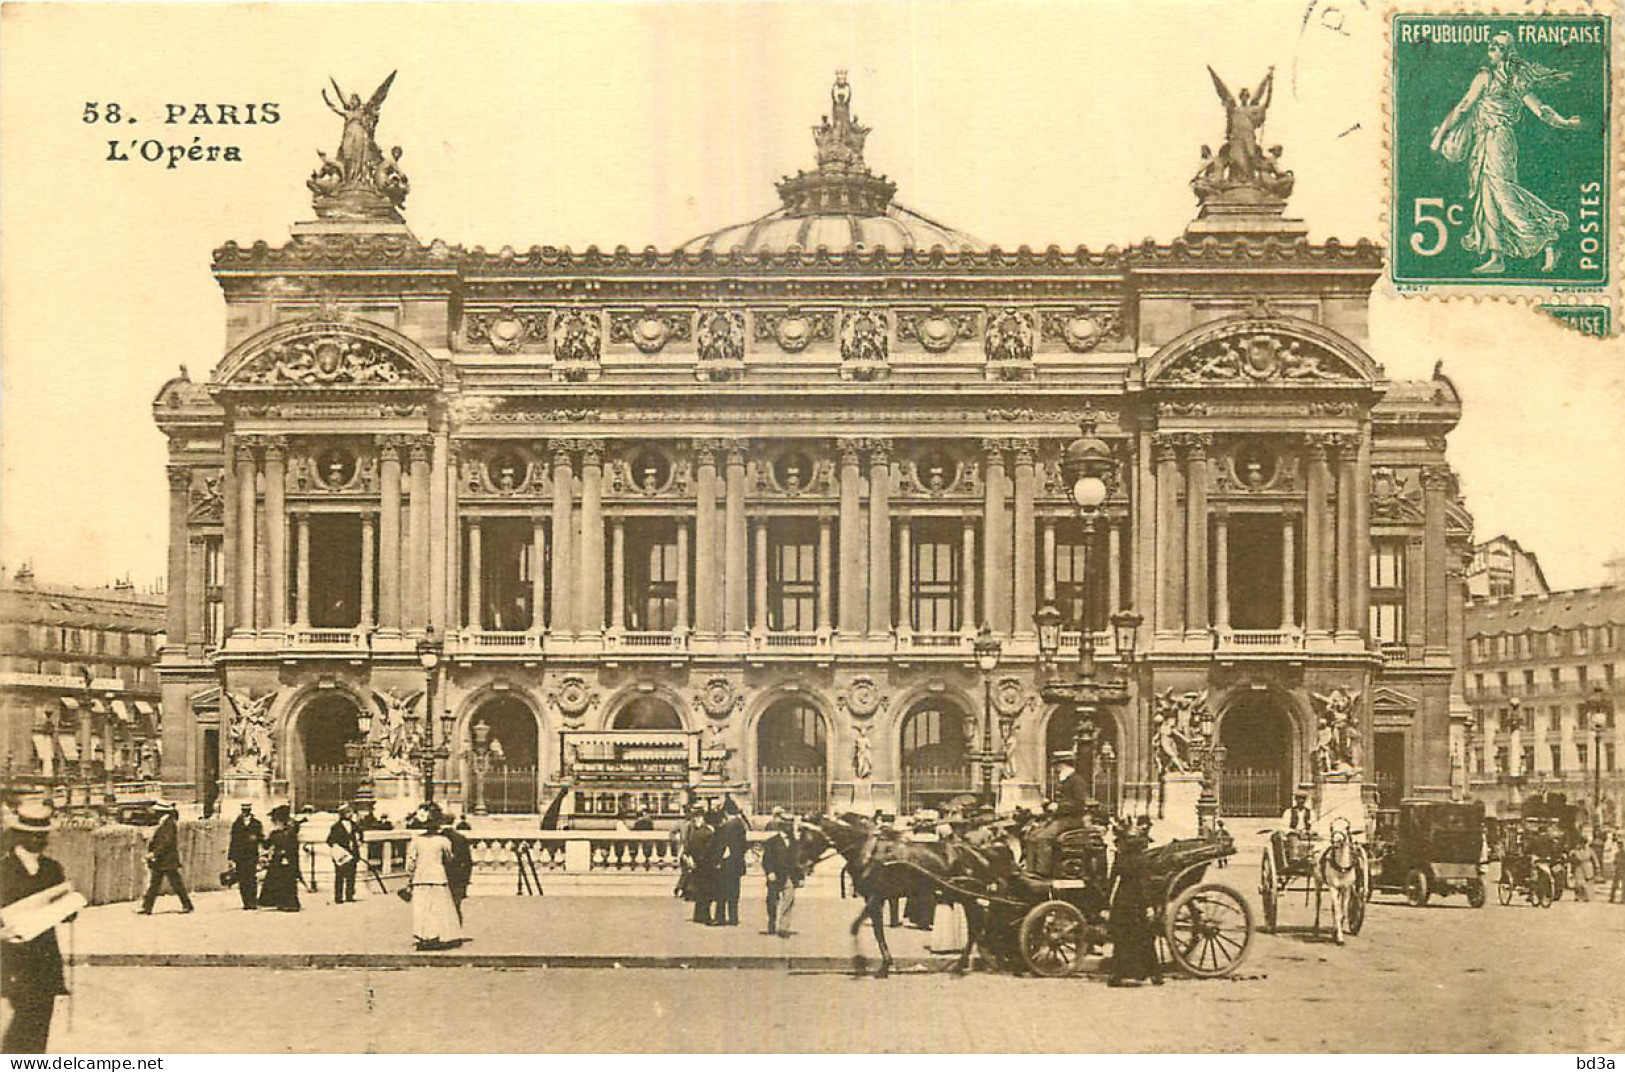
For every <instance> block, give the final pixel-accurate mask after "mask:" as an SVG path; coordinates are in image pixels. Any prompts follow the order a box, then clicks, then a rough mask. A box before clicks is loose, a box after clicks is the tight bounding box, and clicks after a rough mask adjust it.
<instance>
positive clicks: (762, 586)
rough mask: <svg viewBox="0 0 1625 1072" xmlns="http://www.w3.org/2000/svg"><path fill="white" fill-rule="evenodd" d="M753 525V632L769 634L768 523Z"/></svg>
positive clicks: (759, 522) (761, 522)
mask: <svg viewBox="0 0 1625 1072" xmlns="http://www.w3.org/2000/svg"><path fill="white" fill-rule="evenodd" d="M752 525H753V526H754V527H755V529H756V533H755V536H754V537H753V541H752V542H753V543H754V545H755V550H754V552H753V554H754V557H755V560H756V561H755V563H754V566H755V569H754V571H753V572H754V574H755V580H754V583H753V584H752V585H751V595H752V597H753V599H752V605H751V615H750V618H751V621H750V627H751V631H752V632H755V633H758V634H760V633H765V632H767V522H766V521H755V522H752Z"/></svg>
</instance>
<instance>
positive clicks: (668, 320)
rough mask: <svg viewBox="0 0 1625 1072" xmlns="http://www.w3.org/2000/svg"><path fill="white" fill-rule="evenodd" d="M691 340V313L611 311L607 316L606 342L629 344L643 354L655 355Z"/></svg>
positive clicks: (692, 331) (692, 322)
mask: <svg viewBox="0 0 1625 1072" xmlns="http://www.w3.org/2000/svg"><path fill="white" fill-rule="evenodd" d="M693 336H694V314H693V312H692V311H690V310H681V311H678V310H669V309H643V310H641V311H636V312H634V311H629V310H612V311H611V312H610V314H609V341H610V342H611V343H621V344H625V343H631V344H632V345H633V346H635V347H637V348H638V350H639V351H641V352H643V353H645V354H658V353H659V352H660V351H661V350H663V349H665V348H666V345H667V344H668V343H673V342H687V341H688V340H689V339H691V338H693Z"/></svg>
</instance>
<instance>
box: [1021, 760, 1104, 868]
mask: <svg viewBox="0 0 1625 1072" xmlns="http://www.w3.org/2000/svg"><path fill="white" fill-rule="evenodd" d="M1052 758H1053V759H1054V760H1055V773H1056V777H1057V782H1056V786H1055V801H1054V804H1055V811H1054V813H1053V814H1052V815H1050V817H1049V818H1048V819H1046V820H1045V821H1044V822H1043V823H1041V824H1040V825H1039V827H1038V829H1036V830H1034V831H1033V832H1032V833H1031V834H1030V835H1028V838H1027V848H1026V857H1027V860H1026V870H1027V871H1029V872H1031V873H1032V874H1035V875H1048V874H1049V873H1050V868H1051V866H1052V865H1053V863H1054V859H1055V842H1056V841H1057V840H1059V838H1060V836H1061V835H1062V834H1064V833H1066V832H1067V831H1068V830H1077V829H1078V828H1080V827H1083V826H1087V825H1089V810H1088V805H1089V790H1088V787H1087V786H1085V785H1084V784H1083V779H1082V778H1079V777H1078V765H1077V753H1075V752H1056V753H1055V754H1054V756H1053V757H1052Z"/></svg>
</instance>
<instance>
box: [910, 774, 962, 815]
mask: <svg viewBox="0 0 1625 1072" xmlns="http://www.w3.org/2000/svg"><path fill="white" fill-rule="evenodd" d="M974 785H975V783H974V781H973V778H972V774H971V769H970V764H968V763H967V764H965V765H964V766H962V767H909V766H906V765H905V766H904V767H903V771H902V778H901V779H900V780H899V785H898V788H899V789H900V790H901V792H900V794H899V799H900V800H901V801H902V806H903V810H904V811H905V812H911V811H914V810H915V809H917V808H923V807H928V806H929V805H931V804H932V803H934V802H936V801H937V800H939V799H940V798H942V797H944V796H949V795H953V794H957V793H970V792H974Z"/></svg>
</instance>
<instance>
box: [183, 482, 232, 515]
mask: <svg viewBox="0 0 1625 1072" xmlns="http://www.w3.org/2000/svg"><path fill="white" fill-rule="evenodd" d="M189 476H190V479H191V486H190V489H189V491H188V492H187V506H186V519H187V520H188V521H199V522H215V521H222V520H224V517H225V498H224V487H225V480H226V478H225V475H224V474H222V473H220V472H219V471H214V472H209V471H206V470H193V471H191V472H190V474H189Z"/></svg>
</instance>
